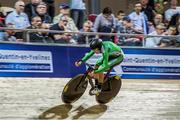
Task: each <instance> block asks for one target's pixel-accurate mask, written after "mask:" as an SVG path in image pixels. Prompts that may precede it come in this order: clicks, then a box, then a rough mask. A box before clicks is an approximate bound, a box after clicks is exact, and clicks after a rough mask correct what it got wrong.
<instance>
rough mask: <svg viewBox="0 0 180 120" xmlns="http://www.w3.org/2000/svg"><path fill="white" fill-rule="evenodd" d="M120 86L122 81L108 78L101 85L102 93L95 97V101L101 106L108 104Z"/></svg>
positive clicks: (118, 78)
mask: <svg viewBox="0 0 180 120" xmlns="http://www.w3.org/2000/svg"><path fill="white" fill-rule="evenodd" d="M108 82H109V83H108ZM121 84H122V81H121V78H120V77H119V76H117V75H114V76H110V77H108V79H107V81H106V82H105V83H103V85H102V91H101V92H100V93H99V94H98V95H96V101H97V102H98V103H101V104H105V103H108V102H110V101H111V100H112V99H113V98H114V97H116V95H117V94H118V93H119V91H120V89H121Z"/></svg>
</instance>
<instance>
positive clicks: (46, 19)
mask: <svg viewBox="0 0 180 120" xmlns="http://www.w3.org/2000/svg"><path fill="white" fill-rule="evenodd" d="M36 11H37V15H38V16H40V17H41V20H42V27H43V28H44V29H49V28H50V26H51V23H52V19H51V17H50V16H49V15H48V14H47V4H46V3H44V2H41V3H39V4H38V5H37V8H36Z"/></svg>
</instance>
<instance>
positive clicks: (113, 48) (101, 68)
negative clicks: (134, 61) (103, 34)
mask: <svg viewBox="0 0 180 120" xmlns="http://www.w3.org/2000/svg"><path fill="white" fill-rule="evenodd" d="M90 48H91V51H90V52H89V53H87V54H86V55H85V56H84V57H83V58H82V59H81V60H79V61H76V62H75V65H76V66H77V67H78V66H80V65H81V64H82V63H83V62H85V61H87V60H88V59H89V58H90V57H91V56H93V54H94V53H95V54H99V53H102V58H100V59H98V60H97V62H96V65H95V70H94V71H92V72H91V73H89V75H90V76H91V77H93V78H94V79H95V81H96V82H95V88H94V89H93V90H92V93H93V94H98V93H99V92H101V89H102V84H103V81H104V74H103V72H105V71H107V70H109V69H110V68H111V67H113V66H115V65H118V64H120V63H121V62H122V61H123V59H124V54H123V51H122V49H121V48H120V47H119V46H117V45H116V44H114V43H113V42H110V41H104V42H103V41H102V40H101V39H98V38H95V39H93V40H92V41H91V42H90Z"/></svg>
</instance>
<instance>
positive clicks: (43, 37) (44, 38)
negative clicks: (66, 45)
mask: <svg viewBox="0 0 180 120" xmlns="http://www.w3.org/2000/svg"><path fill="white" fill-rule="evenodd" d="M41 28H42V20H41V17H39V16H33V17H32V18H31V26H30V27H29V29H41ZM29 42H38V43H53V40H52V38H50V37H49V35H48V34H47V33H43V32H32V33H30V41H29Z"/></svg>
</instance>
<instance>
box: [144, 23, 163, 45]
mask: <svg viewBox="0 0 180 120" xmlns="http://www.w3.org/2000/svg"><path fill="white" fill-rule="evenodd" d="M165 29H166V27H165V25H164V24H163V23H160V24H159V25H157V26H156V31H154V32H152V33H150V34H149V35H163V33H164V31H165ZM161 39H162V37H150V38H146V41H145V47H158V45H159V43H160V40H161Z"/></svg>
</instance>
